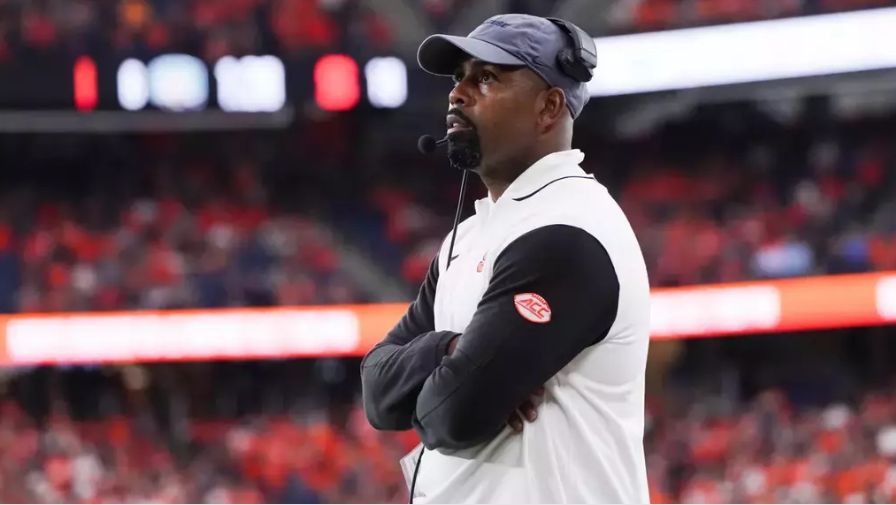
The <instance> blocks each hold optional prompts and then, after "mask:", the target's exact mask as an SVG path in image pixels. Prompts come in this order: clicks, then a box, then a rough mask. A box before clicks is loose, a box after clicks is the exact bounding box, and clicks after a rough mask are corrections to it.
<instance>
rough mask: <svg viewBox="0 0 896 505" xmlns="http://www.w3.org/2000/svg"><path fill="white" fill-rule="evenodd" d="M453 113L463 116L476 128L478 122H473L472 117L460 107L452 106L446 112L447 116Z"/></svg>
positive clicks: (465, 120) (466, 121) (464, 119)
mask: <svg viewBox="0 0 896 505" xmlns="http://www.w3.org/2000/svg"><path fill="white" fill-rule="evenodd" d="M451 115H454V116H457V117H459V118H461V119H462V120H463V121H464V122H465V123H467V124H468V125H469V126H470V128H472V129H474V130H475V129H476V123H475V122H473V120H472V119H470V116H468V115H466V113H464V111H462V110H460V109H458V108H457V107H452V108H450V109H448V113H447V114H446V116H451Z"/></svg>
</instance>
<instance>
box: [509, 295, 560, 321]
mask: <svg viewBox="0 0 896 505" xmlns="http://www.w3.org/2000/svg"><path fill="white" fill-rule="evenodd" d="M513 305H514V306H515V307H516V311H517V312H519V313H520V315H521V316H523V317H524V318H525V319H526V320H527V321H531V322H533V323H539V324H544V323H547V322H550V320H551V306H550V305H548V302H546V301H545V299H544V298H542V297H541V296H539V295H536V294H535V293H520V294H518V295H516V296H514V297H513Z"/></svg>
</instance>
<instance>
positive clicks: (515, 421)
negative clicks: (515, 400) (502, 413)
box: [507, 387, 544, 433]
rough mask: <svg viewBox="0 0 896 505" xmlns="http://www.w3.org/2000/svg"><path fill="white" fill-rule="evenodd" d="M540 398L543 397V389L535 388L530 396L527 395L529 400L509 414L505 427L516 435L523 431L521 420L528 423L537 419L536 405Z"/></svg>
mask: <svg viewBox="0 0 896 505" xmlns="http://www.w3.org/2000/svg"><path fill="white" fill-rule="evenodd" d="M542 397H544V387H540V388H537V389H536V390H535V391H533V392H532V394H531V395H529V399H528V400H526V401H525V402H523V404H522V405H520V406H519V408H518V409H517V410H515V411H513V413H511V414H510V416H509V417H508V418H507V425H508V426H510V427H511V428H512V429H513V431H515V432H517V433H519V432H521V431H523V419H525V420H527V421H529V422H530V423H531V422H533V421H535V420H536V419H538V410H536V405H538V402H539V400H541V398H542Z"/></svg>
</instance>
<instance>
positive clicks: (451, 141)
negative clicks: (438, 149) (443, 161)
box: [448, 129, 482, 170]
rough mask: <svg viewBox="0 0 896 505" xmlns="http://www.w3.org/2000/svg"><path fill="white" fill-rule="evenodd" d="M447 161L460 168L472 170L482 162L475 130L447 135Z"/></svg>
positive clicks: (477, 135)
mask: <svg viewBox="0 0 896 505" xmlns="http://www.w3.org/2000/svg"><path fill="white" fill-rule="evenodd" d="M448 161H449V162H450V163H451V166H452V167H454V168H457V169H460V170H474V169H476V168H479V164H480V163H481V162H482V149H481V148H480V146H479V134H478V133H477V132H476V130H472V129H471V130H463V131H459V132H455V133H452V134H450V135H448Z"/></svg>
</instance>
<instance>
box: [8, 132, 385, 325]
mask: <svg viewBox="0 0 896 505" xmlns="http://www.w3.org/2000/svg"><path fill="white" fill-rule="evenodd" d="M216 141H218V142H220V141H221V139H220V138H219V137H214V136H213V137H212V138H211V139H208V138H204V139H200V140H196V139H193V140H190V139H186V140H184V139H178V138H177V137H166V136H160V137H152V136H149V137H146V136H143V137H138V138H134V139H127V138H97V137H94V138H90V137H81V138H78V139H72V138H69V139H68V140H66V139H65V138H63V137H50V138H46V137H41V136H37V137H15V136H14V137H6V138H4V139H2V140H0V153H2V154H0V158H3V159H4V160H5V162H4V166H27V167H28V170H23V171H16V170H10V171H6V172H4V173H3V174H2V175H0V179H2V180H3V183H4V185H3V189H2V190H0V293H2V294H0V310H3V311H5V312H17V311H25V312H59V311H104V310H121V309H171V308H216V307H217V308H220V307H233V306H274V305H308V304H318V303H328V304H344V303H356V302H364V301H366V300H368V297H367V295H366V293H365V292H364V291H363V290H360V289H359V288H358V287H357V285H356V284H355V283H354V282H353V281H352V278H351V276H349V275H348V274H347V273H345V271H344V269H343V268H342V265H341V264H340V255H339V253H338V250H337V248H336V245H335V243H334V238H333V235H332V233H331V232H330V231H329V229H328V228H326V227H324V226H322V225H320V224H319V223H318V221H317V220H315V219H313V218H312V217H311V216H309V215H308V214H307V212H308V211H310V209H311V203H310V202H311V200H310V198H309V197H308V195H307V193H308V190H307V188H305V189H304V190H303V189H302V188H303V186H302V184H301V183H296V182H295V181H294V178H295V176H296V175H297V174H296V173H294V172H293V171H292V170H290V169H289V165H286V168H287V170H286V171H285V173H281V174H280V175H278V174H277V173H271V171H268V172H266V173H265V174H262V173H261V171H260V169H259V166H260V162H259V159H258V158H255V159H254V160H249V159H244V158H230V156H229V153H231V151H227V152H225V151H223V150H217V151H215V150H214V149H213V147H212V146H213V145H214V142H216ZM47 142H49V143H51V144H52V145H53V149H47V144H46V143H47ZM209 142H211V143H209ZM247 145H248V144H246V143H243V144H239V147H240V149H245V148H247ZM266 147H267V148H269V147H268V146H267V145H266ZM194 150H198V152H193V151H194ZM242 152H245V151H242ZM256 154H257V153H256ZM281 161H282V160H281ZM122 167H126V168H124V169H122ZM73 168H74V169H75V170H74V171H73V170H72V169H73ZM79 169H83V170H82V171H79ZM274 171H275V172H276V169H274ZM293 191H295V192H293Z"/></svg>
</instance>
